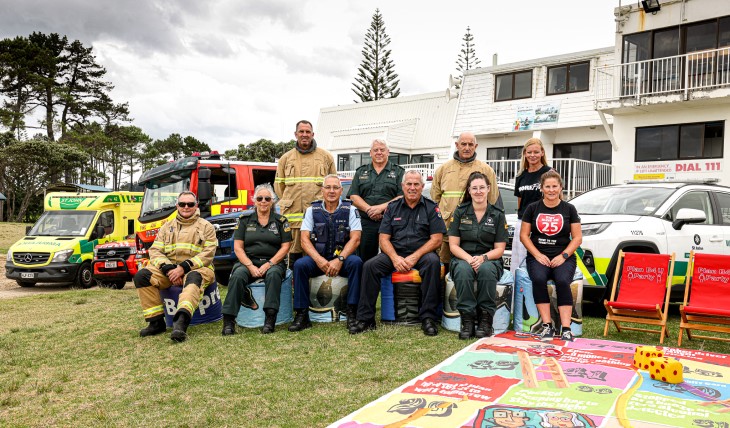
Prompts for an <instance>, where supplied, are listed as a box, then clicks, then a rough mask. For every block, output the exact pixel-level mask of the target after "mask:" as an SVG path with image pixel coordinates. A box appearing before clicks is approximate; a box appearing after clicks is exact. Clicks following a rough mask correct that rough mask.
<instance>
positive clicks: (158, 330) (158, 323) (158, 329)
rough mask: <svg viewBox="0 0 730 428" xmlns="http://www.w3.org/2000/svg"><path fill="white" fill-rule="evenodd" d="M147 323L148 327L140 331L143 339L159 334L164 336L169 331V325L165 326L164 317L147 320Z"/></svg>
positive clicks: (159, 316)
mask: <svg viewBox="0 0 730 428" xmlns="http://www.w3.org/2000/svg"><path fill="white" fill-rule="evenodd" d="M147 322H148V323H149V324H148V325H147V327H145V328H143V329H142V330H140V331H139V335H140V336H141V337H147V336H155V335H158V334H162V333H164V332H165V330H167V324H165V316H164V315H158V316H156V317H154V318H150V319H148V320H147Z"/></svg>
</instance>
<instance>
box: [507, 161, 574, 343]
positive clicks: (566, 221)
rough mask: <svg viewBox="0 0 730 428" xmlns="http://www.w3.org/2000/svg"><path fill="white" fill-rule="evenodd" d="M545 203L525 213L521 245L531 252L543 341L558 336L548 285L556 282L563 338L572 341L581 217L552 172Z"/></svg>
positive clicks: (546, 178) (545, 179)
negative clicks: (574, 280) (574, 283)
mask: <svg viewBox="0 0 730 428" xmlns="http://www.w3.org/2000/svg"><path fill="white" fill-rule="evenodd" d="M540 189H541V190H542V193H543V198H542V200H541V201H538V202H535V203H533V204H531V205H530V206H528V207H527V208H526V209H525V213H524V214H523V215H522V230H521V231H520V241H522V244H523V245H524V246H525V248H526V249H527V253H528V254H527V258H526V261H527V272H528V273H529V275H530V280H531V281H532V295H533V297H534V298H535V304H536V305H537V311H538V312H539V313H540V318H542V323H543V330H542V332H541V333H540V340H542V341H550V340H552V339H553V336H554V335H555V333H556V330H555V329H554V328H553V326H552V321H551V319H550V296H549V295H548V290H547V282H548V280H550V279H552V280H553V281H554V282H555V292H556V294H557V297H558V312H559V314H560V325H561V329H560V330H561V331H560V338H561V339H562V340H567V341H572V340H573V334H572V332H571V331H570V315H571V313H572V310H573V295H572V293H571V291H570V283H571V282H573V275H574V274H575V266H576V256H575V250H577V249H578V247H579V246H580V244H581V242H582V239H583V238H582V234H581V229H580V217H579V216H578V211H577V210H576V209H575V207H574V206H573V205H571V204H569V203H568V202H565V201H563V200H562V194H563V180H562V179H561V178H560V174H558V173H557V172H555V171H554V170H550V171H548V172H546V173H545V174H543V175H542V177H540Z"/></svg>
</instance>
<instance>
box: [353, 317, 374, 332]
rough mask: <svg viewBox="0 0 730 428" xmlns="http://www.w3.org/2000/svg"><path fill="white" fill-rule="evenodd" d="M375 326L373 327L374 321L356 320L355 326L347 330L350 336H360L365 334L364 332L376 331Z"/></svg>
mask: <svg viewBox="0 0 730 428" xmlns="http://www.w3.org/2000/svg"><path fill="white" fill-rule="evenodd" d="M377 328H378V327H377V325H375V320H370V321H361V320H356V321H355V324H354V325H353V326H352V327H350V328H349V329H348V331H349V332H350V334H360V333H365V332H366V331H370V330H375V329H377Z"/></svg>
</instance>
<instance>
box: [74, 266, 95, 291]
mask: <svg viewBox="0 0 730 428" xmlns="http://www.w3.org/2000/svg"><path fill="white" fill-rule="evenodd" d="M92 273H93V272H92V270H91V262H88V261H86V262H83V263H81V266H79V271H78V273H77V274H76V281H75V282H74V286H76V287H78V288H90V287H93V286H94V285H96V280H95V279H94V276H93V275H92Z"/></svg>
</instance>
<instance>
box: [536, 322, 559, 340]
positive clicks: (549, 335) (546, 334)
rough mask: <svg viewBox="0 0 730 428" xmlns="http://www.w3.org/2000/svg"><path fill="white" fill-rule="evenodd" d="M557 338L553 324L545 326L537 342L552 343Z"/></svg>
mask: <svg viewBox="0 0 730 428" xmlns="http://www.w3.org/2000/svg"><path fill="white" fill-rule="evenodd" d="M554 338H555V329H554V328H553V325H552V324H543V325H542V331H541V332H540V333H538V335H537V340H539V341H541V342H550V341H551V340H553V339H554Z"/></svg>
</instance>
